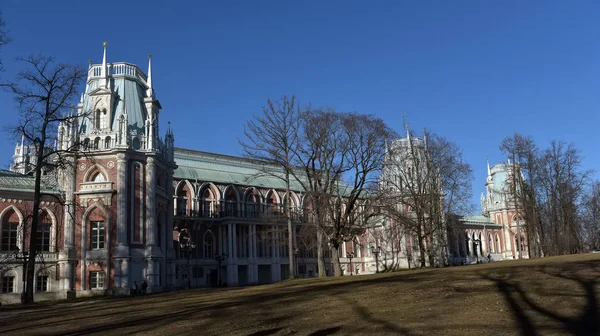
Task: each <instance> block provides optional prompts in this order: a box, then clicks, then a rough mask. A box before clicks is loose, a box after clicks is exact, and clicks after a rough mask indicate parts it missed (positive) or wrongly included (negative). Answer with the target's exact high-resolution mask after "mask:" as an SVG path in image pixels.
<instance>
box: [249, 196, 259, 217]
mask: <svg viewBox="0 0 600 336" xmlns="http://www.w3.org/2000/svg"><path fill="white" fill-rule="evenodd" d="M259 205H260V197H259V196H258V193H257V192H256V189H252V190H249V191H248V194H247V195H246V217H248V218H256V217H258V209H259V208H258V207H259Z"/></svg>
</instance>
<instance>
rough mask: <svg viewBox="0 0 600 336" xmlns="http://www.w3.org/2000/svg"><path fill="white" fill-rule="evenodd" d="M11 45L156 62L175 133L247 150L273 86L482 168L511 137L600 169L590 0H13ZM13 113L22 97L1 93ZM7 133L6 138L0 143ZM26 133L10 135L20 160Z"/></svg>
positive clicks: (216, 147)
mask: <svg viewBox="0 0 600 336" xmlns="http://www.w3.org/2000/svg"><path fill="white" fill-rule="evenodd" d="M0 10H2V11H3V12H4V19H5V21H6V22H7V25H8V27H7V28H8V30H9V32H10V35H11V37H12V39H13V42H12V43H11V44H10V45H8V46H6V48H5V49H4V50H3V51H2V54H1V55H2V57H3V58H4V60H5V63H6V64H5V66H6V68H7V71H6V72H5V73H4V74H2V76H3V77H4V78H11V77H12V76H13V75H14V73H15V71H16V68H15V67H16V65H15V63H14V62H13V61H12V60H13V58H14V57H16V56H27V55H30V54H35V53H43V54H45V55H51V56H55V57H56V58H57V59H59V60H60V61H64V62H69V63H77V64H80V65H82V66H86V65H87V62H88V59H90V58H91V59H93V61H94V62H96V63H98V62H100V61H101V57H102V41H108V43H109V47H108V61H109V62H116V61H128V62H132V63H136V64H138V65H139V66H140V67H141V68H142V69H146V66H147V54H148V53H152V54H153V64H154V66H153V76H154V79H153V82H154V85H155V90H156V93H157V97H158V99H159V100H160V101H161V104H162V106H163V108H164V109H163V111H162V115H161V117H162V120H161V133H162V132H164V130H165V129H166V127H165V126H166V123H167V121H169V120H170V121H171V122H172V125H173V128H174V130H175V136H176V145H177V146H179V147H185V148H192V149H198V150H204V151H211V152H218V153H225V154H233V155H236V154H239V151H240V146H239V145H238V140H237V138H238V137H241V136H243V133H242V130H243V126H244V124H245V122H246V120H247V119H248V118H249V117H250V116H251V115H252V114H254V113H260V112H261V106H262V105H263V104H264V102H265V101H266V99H267V98H268V97H272V98H277V97H280V96H281V95H284V94H287V95H291V94H293V93H295V94H296V95H297V96H298V98H299V99H300V101H301V102H302V103H306V102H309V101H310V102H312V103H313V105H329V106H333V107H335V108H336V109H338V110H343V111H357V112H361V113H373V114H376V115H378V116H380V117H381V118H383V119H384V120H385V121H386V122H387V123H389V125H391V126H392V127H393V128H395V129H396V130H397V131H402V125H403V124H402V113H406V114H407V120H408V123H409V124H410V126H411V128H412V129H415V130H422V129H423V128H425V127H426V128H428V129H430V130H432V131H434V132H436V133H439V134H441V135H444V136H446V137H448V138H450V139H452V140H454V141H456V142H457V143H458V144H459V145H460V146H461V147H462V148H463V150H464V154H465V158H466V159H467V160H468V162H469V163H471V165H472V166H473V168H474V170H475V177H476V180H475V181H474V190H473V191H474V197H473V199H474V202H477V203H478V198H479V194H480V192H481V191H483V190H484V183H485V176H486V168H485V167H486V163H485V162H486V158H489V159H490V161H491V162H492V163H495V162H497V161H498V160H501V159H504V158H503V157H502V155H501V153H500V152H499V150H498V146H499V144H500V142H501V140H502V139H503V138H504V137H506V136H508V135H511V134H512V133H514V132H515V131H518V132H522V133H524V134H527V135H532V136H533V137H534V138H535V139H536V140H537V141H538V143H540V144H544V145H545V144H546V143H547V142H548V141H549V140H551V139H560V140H565V141H572V142H574V143H575V144H576V145H577V146H578V147H579V148H580V149H581V150H582V152H583V155H584V157H585V158H584V164H585V168H588V169H592V168H596V167H598V166H599V163H600V153H598V150H597V148H598V145H599V144H600V132H599V131H598V125H599V124H600V113H599V112H600V2H598V1H594V0H577V1H565V0H560V1H550V0H540V1H533V0H532V1H466V0H464V1H459V0H456V1H442V0H440V1H416V0H415V1H366V0H364V1H348V0H346V1H317V0H307V1H283V0H282V1H276V0H270V1H258V0H252V1H250V0H247V1H185V2H184V1H165V2H161V1H150V0H148V1H100V2H98V1H59V0H57V1H41V0H36V1H21V0H3V1H2V4H1V5H0ZM0 113H1V115H2V119H3V120H2V125H5V124H10V123H15V122H16V120H15V119H14V118H15V113H14V103H13V101H12V100H11V98H10V96H8V94H6V93H0ZM7 138H8V136H7V135H6V134H5V135H2V139H7ZM13 148H14V141H13V139H10V140H9V141H6V140H3V141H2V142H1V145H0V158H1V159H0V164H1V165H2V166H7V165H8V163H9V162H10V158H11V156H12V153H13Z"/></svg>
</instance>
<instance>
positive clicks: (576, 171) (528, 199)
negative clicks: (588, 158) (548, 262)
mask: <svg viewBox="0 0 600 336" xmlns="http://www.w3.org/2000/svg"><path fill="white" fill-rule="evenodd" d="M500 149H501V150H502V151H503V152H504V153H506V154H507V155H508V156H509V158H512V172H511V179H510V180H511V181H509V182H510V188H509V189H510V190H511V194H514V195H515V196H514V197H513V196H512V195H510V197H509V198H508V199H510V200H511V201H513V202H515V207H516V208H517V209H519V214H520V215H522V216H523V218H524V219H525V225H524V227H523V228H521V229H523V230H525V232H526V237H527V241H528V248H529V255H530V256H532V257H535V256H543V255H559V254H569V253H576V252H580V251H582V249H583V244H584V241H583V238H584V234H585V232H582V226H581V225H580V223H581V222H582V221H584V222H585V218H582V214H585V215H586V216H587V219H589V220H591V221H592V222H593V216H592V215H593V204H594V196H593V190H594V188H593V187H592V188H591V192H588V194H587V197H584V196H586V190H588V189H587V187H588V186H589V185H590V183H589V182H590V176H591V173H592V171H591V170H587V171H585V170H582V169H581V163H582V158H581V154H580V151H579V150H578V149H577V148H576V147H575V145H574V144H567V143H565V142H562V141H557V140H553V141H551V142H550V144H549V146H548V147H547V148H541V149H540V148H539V147H538V146H537V145H536V143H535V142H534V141H533V139H532V138H531V137H526V136H523V135H521V134H515V135H513V136H511V137H508V138H506V139H504V141H503V142H502V145H501V146H500ZM590 211H591V212H590ZM520 217H521V216H517V218H520ZM584 217H585V216H584Z"/></svg>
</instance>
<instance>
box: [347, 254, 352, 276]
mask: <svg viewBox="0 0 600 336" xmlns="http://www.w3.org/2000/svg"><path fill="white" fill-rule="evenodd" d="M346 258H348V259H350V267H349V268H350V276H352V258H354V253H350V252H346Z"/></svg>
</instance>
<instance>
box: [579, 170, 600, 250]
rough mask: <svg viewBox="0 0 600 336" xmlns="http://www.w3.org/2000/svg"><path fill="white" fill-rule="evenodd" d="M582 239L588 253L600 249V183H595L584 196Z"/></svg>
mask: <svg viewBox="0 0 600 336" xmlns="http://www.w3.org/2000/svg"><path fill="white" fill-rule="evenodd" d="M581 217H582V218H581V220H582V225H581V229H582V237H583V240H584V242H585V245H586V249H587V250H588V251H591V250H598V249H600V181H595V182H594V183H593V184H592V186H591V187H590V188H589V190H587V191H586V192H585V194H584V196H583V202H582V209H581Z"/></svg>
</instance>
